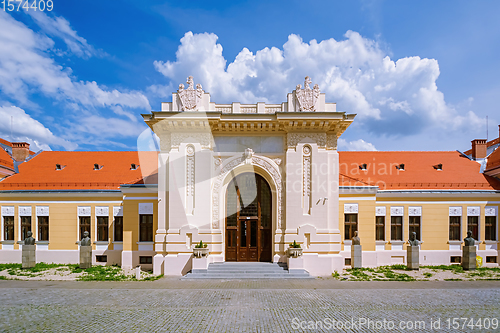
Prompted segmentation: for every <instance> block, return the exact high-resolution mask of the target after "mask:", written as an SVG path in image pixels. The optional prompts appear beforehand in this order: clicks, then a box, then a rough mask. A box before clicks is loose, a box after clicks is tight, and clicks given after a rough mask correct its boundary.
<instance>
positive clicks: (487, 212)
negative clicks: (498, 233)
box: [484, 206, 498, 216]
mask: <svg viewBox="0 0 500 333" xmlns="http://www.w3.org/2000/svg"><path fill="white" fill-rule="evenodd" d="M484 216H498V210H497V207H496V206H486V207H484Z"/></svg>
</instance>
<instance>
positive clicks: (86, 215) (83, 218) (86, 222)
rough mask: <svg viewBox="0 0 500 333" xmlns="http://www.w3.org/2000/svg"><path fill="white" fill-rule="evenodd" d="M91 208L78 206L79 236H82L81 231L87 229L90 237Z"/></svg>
mask: <svg viewBox="0 0 500 333" xmlns="http://www.w3.org/2000/svg"><path fill="white" fill-rule="evenodd" d="M90 218H91V209H90V207H78V230H79V232H80V234H79V238H80V239H81V238H82V237H83V233H84V232H85V231H88V233H89V237H90V238H91V239H92V232H91V223H90Z"/></svg>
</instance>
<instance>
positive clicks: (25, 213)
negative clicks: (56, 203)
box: [19, 206, 31, 216]
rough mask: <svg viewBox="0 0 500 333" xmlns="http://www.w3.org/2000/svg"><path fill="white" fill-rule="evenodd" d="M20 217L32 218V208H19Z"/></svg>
mask: <svg viewBox="0 0 500 333" xmlns="http://www.w3.org/2000/svg"><path fill="white" fill-rule="evenodd" d="M19 216H31V206H19Z"/></svg>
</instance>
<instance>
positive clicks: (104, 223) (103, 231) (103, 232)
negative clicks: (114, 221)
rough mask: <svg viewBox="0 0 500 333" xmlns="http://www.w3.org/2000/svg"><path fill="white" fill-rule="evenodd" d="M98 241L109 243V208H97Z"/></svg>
mask: <svg viewBox="0 0 500 333" xmlns="http://www.w3.org/2000/svg"><path fill="white" fill-rule="evenodd" d="M95 216H96V219H97V241H98V242H107V241H108V232H109V207H96V208H95Z"/></svg>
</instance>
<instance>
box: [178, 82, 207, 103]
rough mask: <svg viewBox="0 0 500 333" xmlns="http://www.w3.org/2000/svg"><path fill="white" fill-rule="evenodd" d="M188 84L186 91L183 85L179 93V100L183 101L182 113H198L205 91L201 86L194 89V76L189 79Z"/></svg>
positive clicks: (180, 86) (180, 85)
mask: <svg viewBox="0 0 500 333" xmlns="http://www.w3.org/2000/svg"><path fill="white" fill-rule="evenodd" d="M186 83H187V84H188V87H187V88H186V89H184V85H183V84H182V83H181V84H179V90H178V91H177V94H178V96H179V99H180V100H181V106H182V111H196V110H198V104H199V102H200V100H201V97H202V96H203V89H202V87H201V84H197V85H196V89H195V88H194V81H193V77H192V76H190V77H188V78H187V82H186Z"/></svg>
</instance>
